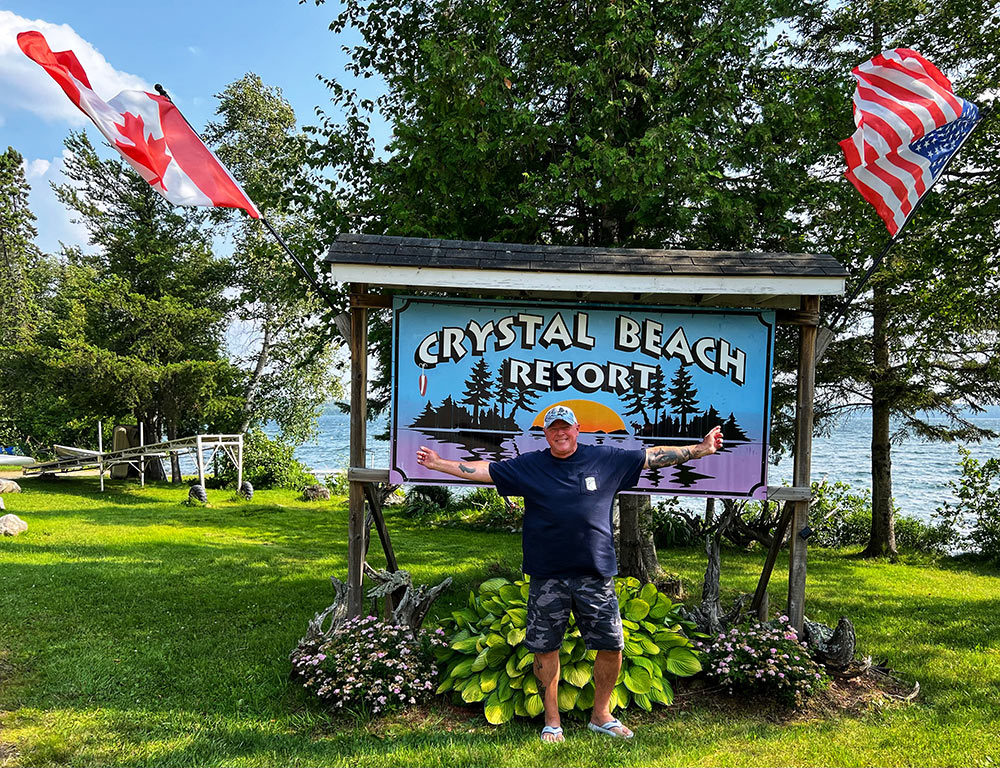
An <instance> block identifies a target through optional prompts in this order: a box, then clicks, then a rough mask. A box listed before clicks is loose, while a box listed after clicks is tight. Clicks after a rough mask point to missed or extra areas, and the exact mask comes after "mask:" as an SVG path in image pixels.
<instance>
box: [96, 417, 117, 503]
mask: <svg viewBox="0 0 1000 768" xmlns="http://www.w3.org/2000/svg"><path fill="white" fill-rule="evenodd" d="M111 447H112V448H113V447H114V445H112V446H111ZM97 471H98V472H99V473H100V475H101V490H102V491H103V490H104V430H103V429H102V428H101V422H100V419H98V421H97Z"/></svg>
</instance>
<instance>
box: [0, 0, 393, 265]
mask: <svg viewBox="0 0 1000 768" xmlns="http://www.w3.org/2000/svg"><path fill="white" fill-rule="evenodd" d="M339 7H340V5H339V3H336V2H334V3H331V4H328V5H324V6H319V7H317V6H316V5H314V4H313V3H312V2H310V3H308V4H303V5H300V4H299V3H298V2H297V0H268V1H267V2H264V1H263V0H245V1H244V2H233V1H231V0H223V1H221V2H219V1H218V0H202V1H201V2H194V1H193V0H173V2H171V3H162V4H161V3H151V4H137V3H135V2H123V1H122V0H103V1H102V2H100V3H92V2H85V1H82V0H45V2H40V1H39V0H33V1H30V0H25V1H23V2H21V1H18V0H6V1H5V2H3V3H2V5H0V148H2V149H6V147H7V146H8V145H9V146H13V147H14V148H15V149H16V150H17V151H18V152H20V153H21V154H22V155H24V157H25V161H26V163H27V172H28V181H29V183H30V184H31V186H32V197H31V207H32V210H33V211H34V213H35V215H36V216H37V217H38V222H37V225H38V230H39V237H38V240H37V243H38V245H39V247H41V248H42V249H43V250H46V251H49V252H53V251H55V250H57V249H58V247H59V242H60V241H62V242H65V243H67V244H80V245H83V244H85V239H86V233H85V232H84V231H83V230H82V229H81V228H80V227H79V226H78V225H73V224H72V223H70V221H69V216H68V214H67V213H66V212H65V211H63V210H62V208H61V206H60V205H59V203H58V202H57V201H56V200H55V198H54V196H53V195H52V193H51V192H50V191H49V182H50V181H56V182H60V181H63V179H62V175H61V157H62V151H63V140H64V139H65V137H66V135H67V133H68V131H70V130H71V129H79V128H82V127H86V126H88V125H90V123H89V122H88V120H87V118H86V117H85V116H84V115H83V113H81V112H79V111H78V110H77V108H76V107H75V106H74V105H73V104H72V103H71V102H70V101H69V99H67V98H66V96H65V95H64V94H63V93H62V91H61V90H59V88H58V86H56V85H55V83H54V82H53V81H52V80H51V79H50V78H49V76H48V75H47V74H45V72H44V71H43V70H42V69H41V67H39V66H38V65H36V64H34V63H33V62H31V61H30V60H29V59H28V58H27V57H26V56H24V54H23V53H21V51H20V49H19V48H18V47H17V42H16V37H17V33H18V32H21V31H24V30H26V29H35V30H38V31H39V32H41V33H42V34H44V35H45V37H46V39H47V40H48V42H49V45H50V46H51V47H52V49H53V50H57V51H58V50H66V49H71V50H73V51H74V52H75V53H76V54H77V56H78V57H79V59H80V61H81V63H82V64H83V66H84V68H85V69H86V70H87V73H88V75H89V76H90V79H91V83H92V85H93V86H94V90H95V91H97V93H98V94H100V95H101V96H102V97H104V98H105V99H110V98H111V97H113V96H115V95H116V94H117V93H119V92H120V91H122V90H124V89H128V88H131V89H141V90H149V91H152V89H153V84H154V83H161V84H162V85H163V86H164V87H165V88H166V89H167V91H168V93H169V94H170V95H171V97H172V98H173V100H174V102H175V103H176V104H177V105H178V107H180V109H181V110H182V111H183V112H184V114H185V116H186V117H187V119H188V121H189V122H190V123H191V124H192V125H194V126H195V127H196V128H201V127H202V126H203V125H204V124H205V123H206V122H207V121H209V120H211V119H212V116H213V113H214V111H215V107H216V104H217V101H216V99H215V94H217V93H219V92H221V91H222V90H223V89H224V88H225V87H226V86H227V85H228V84H229V83H231V82H233V81H234V80H237V79H238V78H240V77H242V76H243V75H244V74H246V73H247V72H255V73H256V74H258V75H260V77H261V78H262V79H263V80H264V82H265V83H267V84H268V85H271V86H277V87H279V88H281V90H282V92H283V93H284V96H285V98H286V99H288V101H289V102H290V103H291V104H292V106H293V107H294V108H295V112H296V115H297V116H298V118H299V122H300V124H303V125H308V124H312V123H315V122H316V119H315V111H314V109H315V107H316V106H318V105H324V106H325V105H327V104H328V93H327V90H326V88H325V86H324V85H323V84H322V83H321V82H320V81H319V80H318V79H317V78H316V75H317V74H318V73H321V74H324V75H336V76H338V77H345V75H344V63H345V61H346V56H345V54H344V53H343V52H342V50H341V47H342V46H343V45H349V44H351V43H352V41H353V40H354V38H351V37H345V36H337V35H334V33H332V32H330V31H329V28H328V27H329V23H330V21H331V20H332V19H333V17H334V15H335V14H336V12H337V10H338V9H339ZM348 82H349V81H348ZM367 85H368V87H370V88H376V87H377V86H376V85H375V84H374V82H372V81H367ZM91 127H92V126H91ZM90 133H91V136H92V138H94V139H95V140H96V139H99V134H98V133H97V131H96V129H92V130H91V131H90Z"/></svg>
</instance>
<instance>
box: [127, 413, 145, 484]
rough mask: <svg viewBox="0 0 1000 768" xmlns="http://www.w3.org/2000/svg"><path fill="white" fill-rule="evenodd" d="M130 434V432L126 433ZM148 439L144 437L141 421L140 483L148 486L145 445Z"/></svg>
mask: <svg viewBox="0 0 1000 768" xmlns="http://www.w3.org/2000/svg"><path fill="white" fill-rule="evenodd" d="M126 434H128V433H126ZM145 444H146V441H145V440H144V439H143V423H142V422H141V421H140V422H139V485H140V486H141V487H143V488H145V487H146V450H145V448H143V446H144V445H145Z"/></svg>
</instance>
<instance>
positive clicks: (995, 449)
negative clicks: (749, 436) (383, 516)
mask: <svg viewBox="0 0 1000 768" xmlns="http://www.w3.org/2000/svg"><path fill="white" fill-rule="evenodd" d="M972 421H974V422H975V423H976V424H979V425H980V426H984V427H988V428H992V429H994V430H997V431H1000V407H998V406H992V407H991V408H990V409H988V410H987V412H986V414H985V415H977V416H974V417H972ZM385 429H386V423H385V419H377V420H376V421H375V422H373V423H371V424H369V426H368V435H369V437H368V460H367V464H368V466H369V467H387V466H389V444H388V442H386V441H384V440H375V439H373V438H372V435H376V434H379V433H381V432H384V431H385ZM349 430H350V423H349V418H348V416H347V415H346V414H344V413H341V412H340V410H339V409H337V408H336V407H333V406H331V407H330V408H328V409H327V410H326V411H325V412H324V414H323V415H322V416H321V417H320V420H319V434H318V436H317V438H316V440H314V441H313V442H311V443H306V444H304V445H302V446H300V447H299V448H298V449H297V450H296V453H295V455H296V458H298V459H299V461H301V462H303V463H304V464H306V465H307V466H309V467H311V468H312V469H313V470H314V471H315V472H317V473H318V474H321V475H326V474H330V473H334V472H339V471H341V470H343V469H344V468H346V467H347V464H348V455H349V442H348V441H349ZM969 448H970V449H971V450H972V455H973V456H974V457H975V458H977V459H979V460H980V461H983V460H985V459H987V458H992V457H1000V440H992V441H987V442H983V443H980V444H972V445H970V446H969ZM892 474H893V495H894V496H895V499H896V503H897V504H898V505H899V507H900V508H901V509H902V511H903V513H904V514H906V515H909V516H911V517H916V518H918V519H920V520H925V521H926V520H929V519H930V517H931V515H932V513H933V512H934V510H935V508H937V507H938V506H940V505H941V504H942V503H943V502H944V501H945V500H948V499H951V498H952V494H951V491H950V489H949V487H948V481H949V480H953V479H956V478H957V477H958V448H957V446H956V445H955V444H949V443H934V442H926V441H922V440H915V439H908V440H905V441H903V442H901V443H899V444H896V445H894V446H893V451H892ZM812 476H813V480H821V479H823V477H826V478H828V479H829V480H830V481H831V482H832V481H836V480H842V481H844V482H846V483H849V484H850V485H851V486H852V487H853V488H855V489H858V490H860V489H862V488H868V489H870V488H871V417H870V416H869V415H867V414H855V415H853V416H850V417H848V418H846V419H844V420H843V421H842V422H841V423H840V424H838V426H837V427H836V428H834V430H833V431H832V432H831V433H830V435H828V436H825V437H817V438H815V439H814V440H813V460H812ZM791 479H792V462H791V459H790V458H788V457H786V459H785V460H783V461H782V462H781V463H780V464H778V465H777V466H771V468H770V476H769V478H768V483H769V484H770V485H780V484H781V483H782V482H783V481H786V480H787V481H789V483H790V482H791Z"/></svg>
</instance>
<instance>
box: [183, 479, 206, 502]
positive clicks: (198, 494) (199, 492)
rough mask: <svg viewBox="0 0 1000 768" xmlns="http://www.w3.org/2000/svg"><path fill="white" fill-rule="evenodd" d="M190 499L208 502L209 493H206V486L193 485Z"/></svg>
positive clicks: (189, 492)
mask: <svg viewBox="0 0 1000 768" xmlns="http://www.w3.org/2000/svg"><path fill="white" fill-rule="evenodd" d="M188 501H200V502H201V503H202V504H207V503H208V494H207V493H205V488H204V486H201V485H197V484H195V485H192V486H191V490H190V491H188Z"/></svg>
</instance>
